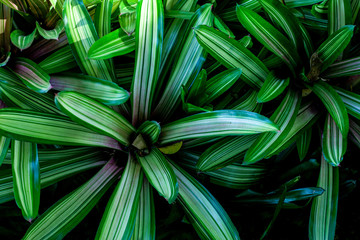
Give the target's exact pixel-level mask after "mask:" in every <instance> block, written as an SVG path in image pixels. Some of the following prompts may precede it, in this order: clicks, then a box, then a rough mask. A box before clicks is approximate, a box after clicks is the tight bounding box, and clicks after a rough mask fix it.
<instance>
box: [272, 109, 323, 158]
mask: <svg viewBox="0 0 360 240" xmlns="http://www.w3.org/2000/svg"><path fill="white" fill-rule="evenodd" d="M319 113H320V112H319V110H318V109H317V108H316V107H315V105H314V104H312V103H311V102H309V103H305V104H304V105H303V106H301V107H300V109H299V112H298V115H297V117H296V119H295V122H294V125H293V126H292V128H291V129H290V132H289V133H288V134H287V135H286V136H285V138H284V139H283V140H282V141H281V142H280V143H279V144H278V145H277V146H274V147H273V149H272V150H271V152H270V153H269V154H268V155H267V158H269V157H271V156H273V155H277V154H279V153H280V152H281V151H283V150H285V149H286V148H288V147H289V146H290V145H291V144H292V143H293V142H295V141H296V139H297V138H298V137H299V136H300V135H301V134H302V133H304V132H305V131H306V130H307V129H309V128H311V126H312V125H313V124H314V123H315V122H316V120H317V119H318V118H319V117H320V114H319Z"/></svg>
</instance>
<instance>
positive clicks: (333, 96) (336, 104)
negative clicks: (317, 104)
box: [307, 81, 349, 137]
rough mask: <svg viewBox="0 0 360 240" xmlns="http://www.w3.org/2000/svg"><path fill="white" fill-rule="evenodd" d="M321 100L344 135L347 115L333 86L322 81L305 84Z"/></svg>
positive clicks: (347, 119) (347, 126) (346, 126)
mask: <svg viewBox="0 0 360 240" xmlns="http://www.w3.org/2000/svg"><path fill="white" fill-rule="evenodd" d="M307 87H308V88H310V89H311V90H312V91H313V92H314V93H315V94H316V95H317V96H318V97H319V98H320V100H321V101H322V103H323V104H324V105H325V107H326V109H327V110H328V112H329V113H330V115H331V117H332V118H333V119H334V121H335V123H336V125H337V126H338V127H339V129H340V131H341V133H342V134H343V136H344V137H346V136H347V133H348V131H349V117H348V114H347V111H346V108H345V104H344V102H343V101H342V100H341V98H340V96H339V94H337V93H336V91H335V90H334V88H332V87H331V86H330V85H328V84H327V83H325V82H323V81H319V82H317V83H315V84H314V85H313V86H310V85H307Z"/></svg>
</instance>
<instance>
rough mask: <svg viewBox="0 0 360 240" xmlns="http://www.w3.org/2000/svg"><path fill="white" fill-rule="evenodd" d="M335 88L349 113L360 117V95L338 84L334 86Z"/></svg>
mask: <svg viewBox="0 0 360 240" xmlns="http://www.w3.org/2000/svg"><path fill="white" fill-rule="evenodd" d="M334 89H335V90H336V92H337V93H338V94H339V96H340V98H341V99H342V100H343V102H344V104H345V107H346V109H347V111H348V113H349V114H350V115H352V116H354V117H356V118H357V119H360V95H359V94H356V93H353V92H349V91H346V90H344V89H342V88H339V87H336V86H334Z"/></svg>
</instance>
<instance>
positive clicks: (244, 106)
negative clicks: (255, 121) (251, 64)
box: [228, 89, 262, 113]
mask: <svg viewBox="0 0 360 240" xmlns="http://www.w3.org/2000/svg"><path fill="white" fill-rule="evenodd" d="M257 95H258V93H257V92H256V91H254V90H251V89H250V90H249V91H247V92H246V93H245V94H244V95H243V96H242V97H241V98H239V99H238V100H236V101H235V102H233V103H232V104H230V105H229V106H228V108H230V109H233V110H245V111H249V112H256V113H260V111H261V109H262V104H261V103H258V102H257Z"/></svg>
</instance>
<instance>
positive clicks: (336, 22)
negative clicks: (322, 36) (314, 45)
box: [328, 0, 352, 35]
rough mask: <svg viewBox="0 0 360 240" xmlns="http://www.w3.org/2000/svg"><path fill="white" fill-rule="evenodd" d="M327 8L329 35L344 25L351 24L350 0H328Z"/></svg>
mask: <svg viewBox="0 0 360 240" xmlns="http://www.w3.org/2000/svg"><path fill="white" fill-rule="evenodd" d="M328 8H329V11H328V19H329V24H328V34H329V35H331V34H332V33H334V32H336V31H337V30H339V29H340V28H341V27H343V26H345V25H349V24H352V16H351V15H352V14H351V4H350V0H330V1H328Z"/></svg>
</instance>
